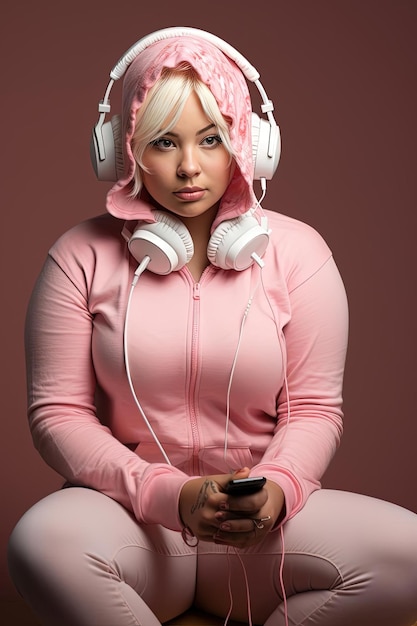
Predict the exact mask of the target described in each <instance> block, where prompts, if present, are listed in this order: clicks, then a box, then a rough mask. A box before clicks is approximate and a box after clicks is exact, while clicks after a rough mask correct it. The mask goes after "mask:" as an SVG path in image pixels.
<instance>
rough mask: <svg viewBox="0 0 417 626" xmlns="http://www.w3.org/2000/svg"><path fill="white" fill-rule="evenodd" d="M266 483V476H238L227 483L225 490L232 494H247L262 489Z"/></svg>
mask: <svg viewBox="0 0 417 626" xmlns="http://www.w3.org/2000/svg"><path fill="white" fill-rule="evenodd" d="M265 483H266V478H264V476H250V477H249V478H236V479H235V480H230V481H229V482H228V483H227V485H226V489H225V491H226V493H228V494H229V495H231V496H247V495H250V494H251V493H256V492H257V491H260V490H261V489H262V487H263V486H264V484H265Z"/></svg>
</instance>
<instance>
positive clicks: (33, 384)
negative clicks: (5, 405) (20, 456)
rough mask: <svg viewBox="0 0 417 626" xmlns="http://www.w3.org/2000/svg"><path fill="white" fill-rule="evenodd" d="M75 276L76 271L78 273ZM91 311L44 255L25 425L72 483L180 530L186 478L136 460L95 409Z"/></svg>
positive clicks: (29, 339) (34, 306)
mask: <svg viewBox="0 0 417 626" xmlns="http://www.w3.org/2000/svg"><path fill="white" fill-rule="evenodd" d="M80 273H81V272H80ZM91 335H92V316H91V314H90V312H89V310H88V307H87V302H86V297H85V295H84V293H83V291H82V289H80V286H79V285H78V286H76V285H75V284H74V283H73V282H72V281H71V280H70V279H69V278H68V277H67V276H66V275H65V273H64V272H63V271H62V269H61V268H60V267H59V266H58V265H57V264H56V263H55V261H53V260H52V258H51V257H48V259H47V261H46V264H45V266H44V268H43V271H42V273H41V275H40V277H39V279H38V281H37V284H36V286H35V289H34V291H33V294H32V298H31V301H30V304H29V308H28V313H27V320H26V330H25V343H26V354H27V375H28V402H29V409H28V413H29V423H30V427H31V431H32V436H33V440H34V443H35V446H36V447H37V449H38V450H39V452H40V454H41V455H42V457H43V458H44V459H45V461H46V462H47V463H48V464H49V465H50V466H51V467H52V468H53V469H55V471H57V472H58V473H59V474H61V475H62V476H63V477H65V478H66V479H67V480H68V481H70V482H71V483H74V484H78V485H86V486H89V487H92V488H94V489H97V490H99V491H101V492H103V493H104V494H106V495H108V496H110V497H111V498H114V499H115V500H117V501H118V502H120V503H121V504H122V505H124V506H125V507H126V508H128V509H129V510H131V511H133V513H134V514H135V516H136V518H137V519H138V520H139V521H143V522H146V523H160V524H163V525H164V526H166V527H168V528H172V529H173V530H179V529H181V527H182V524H181V520H180V519H179V515H178V497H179V492H180V489H181V487H182V485H183V484H184V483H185V482H186V481H187V480H189V476H187V475H186V474H184V473H183V472H181V471H179V470H178V469H176V468H174V467H171V466H168V465H164V464H152V465H150V464H149V463H147V462H145V461H144V460H142V459H140V457H138V456H137V455H136V454H135V453H134V452H132V451H130V450H129V449H128V448H127V447H126V446H124V445H123V444H122V443H121V442H119V441H118V440H117V439H116V438H115V437H113V435H112V434H111V432H110V430H109V429H108V428H107V427H105V426H104V425H102V424H101V423H100V421H99V420H98V418H97V416H96V413H95V406H94V390H95V376H94V370H93V366H92V362H91Z"/></svg>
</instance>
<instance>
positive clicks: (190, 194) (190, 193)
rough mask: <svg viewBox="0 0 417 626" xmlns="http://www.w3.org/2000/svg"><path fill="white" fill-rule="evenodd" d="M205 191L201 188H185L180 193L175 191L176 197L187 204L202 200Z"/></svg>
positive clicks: (179, 190)
mask: <svg viewBox="0 0 417 626" xmlns="http://www.w3.org/2000/svg"><path fill="white" fill-rule="evenodd" d="M205 191H206V190H205V189H202V188H201V187H183V188H182V189H178V191H174V196H175V197H177V198H180V200H184V201H186V202H195V201H196V200H201V198H202V197H203V196H204V194H205Z"/></svg>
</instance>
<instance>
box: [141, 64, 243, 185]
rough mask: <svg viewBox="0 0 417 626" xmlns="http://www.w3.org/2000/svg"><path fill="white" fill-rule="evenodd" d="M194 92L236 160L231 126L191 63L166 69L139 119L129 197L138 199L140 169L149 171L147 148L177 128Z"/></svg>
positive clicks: (150, 94)
mask: <svg viewBox="0 0 417 626" xmlns="http://www.w3.org/2000/svg"><path fill="white" fill-rule="evenodd" d="M193 91H194V92H195V93H196V94H197V96H198V99H199V100H200V102H201V106H202V107H203V111H204V113H205V114H206V115H207V117H208V119H209V120H210V122H212V123H213V124H215V125H216V126H217V129H218V132H219V136H220V138H221V140H222V143H223V145H224V147H225V148H226V150H227V152H229V154H230V159H232V158H233V156H234V151H233V148H232V144H231V142H230V136H229V124H228V122H227V120H226V119H225V118H224V117H223V115H222V114H221V112H220V109H219V107H218V104H217V102H216V99H215V97H214V96H213V94H212V92H211V91H210V89H209V88H208V87H207V85H206V84H205V83H203V82H202V81H201V79H200V78H199V76H198V74H197V72H196V71H195V70H194V69H193V68H192V67H191V66H190V65H189V64H188V63H183V64H181V65H179V66H178V67H176V68H173V69H170V68H164V69H163V71H162V74H161V76H160V78H159V80H158V81H157V82H156V83H155V84H154V85H153V87H152V88H151V89H150V90H149V93H148V95H147V97H146V99H145V102H144V104H143V105H142V107H141V108H140V109H139V111H138V114H137V117H136V125H135V131H134V134H133V137H132V141H131V146H132V153H133V156H134V159H135V161H136V167H135V172H134V178H133V185H132V189H131V191H130V194H129V195H130V196H132V197H136V196H137V195H138V194H139V192H140V190H141V188H142V178H141V175H140V168H142V169H143V170H145V171H146V168H145V167H144V165H143V162H142V157H143V154H144V152H145V149H146V147H147V146H148V145H149V144H150V143H151V142H152V141H155V140H156V139H158V138H159V137H161V136H162V135H164V134H165V133H167V132H169V131H170V130H171V129H172V128H173V127H174V126H175V125H176V123H177V121H178V119H179V118H180V116H181V113H182V111H183V108H184V105H185V103H186V101H187V99H188V97H189V96H190V94H191V93H192V92H193Z"/></svg>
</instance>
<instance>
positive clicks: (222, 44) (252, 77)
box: [110, 27, 260, 82]
mask: <svg viewBox="0 0 417 626" xmlns="http://www.w3.org/2000/svg"><path fill="white" fill-rule="evenodd" d="M187 35H189V36H190V37H193V36H196V37H199V38H200V39H205V40H206V41H208V42H210V43H212V44H213V45H214V46H216V47H217V48H219V49H220V50H221V51H222V52H223V53H224V54H225V55H226V56H227V57H229V58H230V59H232V61H234V62H235V63H236V65H237V66H238V67H239V68H240V69H241V71H242V72H243V74H244V75H245V77H246V78H247V79H248V80H249V81H251V82H255V81H257V80H258V79H259V77H260V74H259V72H258V71H257V70H256V69H255V68H254V67H253V65H251V64H250V63H249V61H248V60H247V59H245V57H244V56H243V55H242V54H240V52H238V51H237V50H236V49H235V48H233V46H231V45H230V44H228V43H227V42H226V41H223V39H220V37H217V35H213V34H212V33H208V32H207V31H205V30H201V29H199V28H188V27H184V28H182V27H178V28H177V27H172V28H162V29H161V30H157V31H155V32H154V33H151V34H150V35H147V36H146V37H142V39H139V41H137V42H136V43H135V44H133V46H131V47H130V48H129V50H127V51H126V52H125V54H124V55H123V56H122V57H121V58H120V59H119V61H118V62H117V63H116V65H115V66H114V67H113V69H112V70H111V72H110V78H112V79H113V80H119V78H121V77H122V76H123V74H124V73H125V72H126V70H127V68H128V67H129V65H130V64H131V63H132V61H134V60H135V58H136V57H137V56H138V54H140V53H141V52H143V51H144V50H145V49H146V48H148V47H149V46H151V45H152V44H153V43H156V42H157V41H163V40H164V39H171V38H172V37H184V36H187Z"/></svg>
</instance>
